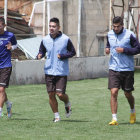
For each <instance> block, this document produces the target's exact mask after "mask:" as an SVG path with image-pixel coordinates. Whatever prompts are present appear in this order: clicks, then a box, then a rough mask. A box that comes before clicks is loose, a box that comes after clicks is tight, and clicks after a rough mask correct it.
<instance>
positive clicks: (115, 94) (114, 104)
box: [109, 88, 119, 125]
mask: <svg viewBox="0 0 140 140" xmlns="http://www.w3.org/2000/svg"><path fill="white" fill-rule="evenodd" d="M110 91H111V98H110V106H111V112H112V121H111V122H110V123H109V124H110V125H117V124H118V123H117V107H118V102H117V97H118V91H119V89H118V88H112V89H111V90H110Z"/></svg>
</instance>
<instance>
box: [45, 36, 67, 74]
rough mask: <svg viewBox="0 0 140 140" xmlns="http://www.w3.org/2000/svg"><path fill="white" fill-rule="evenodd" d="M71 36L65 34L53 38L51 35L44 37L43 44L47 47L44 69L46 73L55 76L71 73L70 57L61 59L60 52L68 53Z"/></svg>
mask: <svg viewBox="0 0 140 140" xmlns="http://www.w3.org/2000/svg"><path fill="white" fill-rule="evenodd" d="M68 40H69V37H68V36H66V35H65V34H62V35H61V36H58V37H57V38H55V39H53V38H52V37H51V36H50V35H47V36H46V37H45V38H44V39H43V45H44V47H45V48H46V51H47V53H46V57H47V59H46V62H45V67H44V71H45V74H48V75H54V76H67V75H68V74H69V64H68V58H66V59H62V60H61V59H59V58H58V57H57V55H58V54H65V53H67V51H68V50H67V44H68Z"/></svg>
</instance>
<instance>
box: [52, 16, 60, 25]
mask: <svg viewBox="0 0 140 140" xmlns="http://www.w3.org/2000/svg"><path fill="white" fill-rule="evenodd" d="M50 22H55V23H56V24H57V25H58V26H59V25H60V22H59V19H58V18H56V17H53V18H51V19H50Z"/></svg>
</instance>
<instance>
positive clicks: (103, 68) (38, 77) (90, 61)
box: [10, 56, 108, 85]
mask: <svg viewBox="0 0 140 140" xmlns="http://www.w3.org/2000/svg"><path fill="white" fill-rule="evenodd" d="M44 63H45V60H27V61H13V62H12V64H13V70H12V75H11V79H10V84H13V85H15V84H16V85H21V84H41V83H45V80H44ZM69 66H70V75H69V77H68V80H81V79H91V78H97V77H105V76H107V74H108V57H105V56H104V57H85V58H71V59H70V60H69Z"/></svg>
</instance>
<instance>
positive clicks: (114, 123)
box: [109, 120, 118, 125]
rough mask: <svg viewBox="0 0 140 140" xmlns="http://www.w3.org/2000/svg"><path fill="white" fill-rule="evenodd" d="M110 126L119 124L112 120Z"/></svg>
mask: <svg viewBox="0 0 140 140" xmlns="http://www.w3.org/2000/svg"><path fill="white" fill-rule="evenodd" d="M109 125H118V122H117V121H115V120H112V121H111V122H110V123H109Z"/></svg>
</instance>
